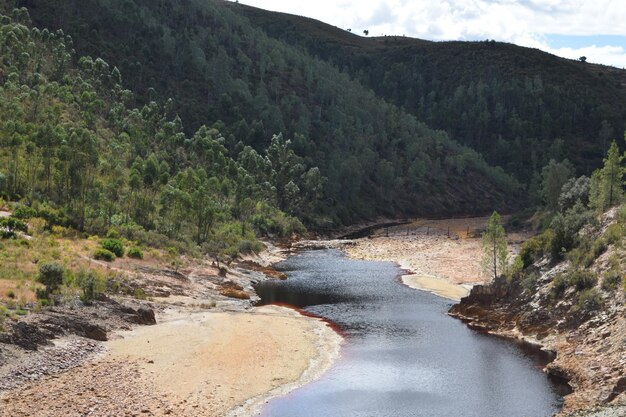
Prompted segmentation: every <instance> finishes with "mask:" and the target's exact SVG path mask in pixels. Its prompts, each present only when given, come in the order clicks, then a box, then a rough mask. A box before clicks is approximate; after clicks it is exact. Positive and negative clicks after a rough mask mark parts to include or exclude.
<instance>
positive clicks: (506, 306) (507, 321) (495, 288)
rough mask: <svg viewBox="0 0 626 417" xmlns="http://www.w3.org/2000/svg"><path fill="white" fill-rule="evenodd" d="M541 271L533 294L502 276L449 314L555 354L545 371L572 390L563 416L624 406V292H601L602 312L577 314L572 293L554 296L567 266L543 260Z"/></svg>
mask: <svg viewBox="0 0 626 417" xmlns="http://www.w3.org/2000/svg"><path fill="white" fill-rule="evenodd" d="M537 268H538V273H539V278H538V281H537V289H536V291H535V292H533V293H532V294H531V293H530V292H529V291H528V290H525V289H524V288H522V286H521V285H520V284H519V283H517V282H508V281H507V280H506V279H504V278H500V279H498V280H496V281H495V282H493V283H492V284H491V285H488V286H480V285H479V286H476V287H474V289H473V290H472V291H471V292H470V294H469V295H468V296H467V297H465V298H463V299H462V300H461V302H460V303H459V304H456V305H454V306H453V307H452V308H451V309H450V312H449V314H450V315H452V316H454V317H457V318H459V319H461V320H463V321H465V322H466V323H467V324H468V325H469V326H470V327H472V328H476V329H480V330H483V331H487V332H490V333H494V334H498V335H502V336H507V337H513V338H518V339H523V340H526V341H530V342H532V343H537V344H539V345H540V346H541V347H542V349H544V350H547V351H552V352H554V353H556V359H555V360H554V361H553V362H551V363H550V364H548V365H547V366H546V368H545V372H546V373H547V374H548V376H549V377H551V378H554V379H556V380H558V381H560V382H567V383H568V384H569V385H570V386H571V388H572V389H573V393H571V394H569V395H567V396H566V397H565V402H564V408H563V411H562V413H561V415H569V414H570V413H573V412H577V411H580V410H586V409H590V408H592V407H596V406H617V405H624V404H626V308H625V307H624V302H625V297H624V293H623V291H622V290H621V289H617V290H616V291H614V292H613V293H609V294H603V302H604V306H603V307H602V308H601V309H600V310H597V311H578V310H577V308H576V304H575V300H576V298H575V293H574V289H569V290H567V291H570V292H571V293H567V292H566V294H564V296H563V297H562V298H561V299H559V300H555V299H554V297H551V296H550V289H551V286H552V280H553V278H554V276H555V275H556V273H557V272H559V271H562V270H563V269H564V266H563V264H556V265H550V264H548V263H547V262H545V261H544V262H543V264H541V265H538V266H537ZM576 415H585V414H584V413H583V414H580V413H577V414H576Z"/></svg>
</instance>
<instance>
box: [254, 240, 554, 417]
mask: <svg viewBox="0 0 626 417" xmlns="http://www.w3.org/2000/svg"><path fill="white" fill-rule="evenodd" d="M278 269H279V270H281V271H283V272H285V273H286V274H287V275H288V277H289V279H288V280H286V281H280V282H279V281H268V282H265V283H263V284H260V285H259V286H257V288H256V290H257V292H258V294H259V295H260V296H261V299H262V301H263V303H264V304H272V303H279V304H288V305H291V306H294V307H297V308H301V309H302V310H304V311H305V312H307V313H310V314H314V315H317V316H320V317H322V318H324V319H327V320H329V322H330V323H332V324H333V325H335V326H336V327H337V329H338V331H340V332H341V333H342V334H343V335H344V337H345V338H346V342H345V343H344V346H343V348H342V352H341V358H340V359H339V360H338V361H337V362H336V364H335V365H334V366H333V367H332V368H331V370H330V371H328V372H327V373H326V374H325V375H324V376H323V377H322V378H321V379H319V380H317V381H315V382H313V383H311V384H308V385H306V386H304V387H302V388H300V389H297V390H295V391H292V392H291V393H290V394H288V395H286V396H284V397H281V398H276V399H274V400H272V401H270V402H269V403H267V404H266V406H265V407H264V409H263V411H262V416H266V417H319V416H336V417H366V416H367V417H379V416H380V417H388V416H396V417H405V416H406V417H409V416H411V417H417V416H429V417H437V416H441V417H444V416H446V417H447V416H466V417H473V416H476V417H478V416H480V417H485V416H494V417H495V416H507V417H517V416H518V417H523V416H532V417H540V416H550V415H552V414H554V413H555V412H556V411H558V409H559V408H560V406H561V402H562V399H561V396H560V395H559V394H558V389H557V387H556V386H554V385H552V384H551V383H550V382H549V381H548V379H547V378H546V376H545V375H544V374H543V372H542V371H541V368H542V367H543V365H545V362H544V360H545V358H543V357H541V356H540V355H539V356H536V355H534V354H532V353H531V352H529V351H527V350H526V349H524V348H523V347H522V346H518V345H516V344H514V343H511V342H510V341H507V340H503V339H499V338H495V337H492V336H488V335H484V334H481V333H478V332H476V331H473V330H470V329H468V328H467V327H466V326H465V325H464V324H463V323H461V322H460V321H458V320H455V319H452V318H451V317H449V316H448V315H447V314H446V313H447V310H448V309H449V308H450V306H451V302H450V301H448V300H445V299H443V298H440V297H437V296H435V295H432V294H429V293H425V292H421V291H416V290H414V289H411V288H408V287H406V286H404V285H402V283H401V282H400V280H399V276H400V275H401V273H402V271H401V270H400V269H399V268H398V267H397V266H396V265H394V264H393V263H390V262H372V261H362V260H352V259H348V258H346V257H345V256H344V255H343V254H342V253H341V252H340V251H338V250H332V249H331V250H314V251H305V252H301V253H299V254H296V255H294V256H292V257H290V258H289V259H287V260H286V261H284V262H282V263H280V264H279V265H278Z"/></svg>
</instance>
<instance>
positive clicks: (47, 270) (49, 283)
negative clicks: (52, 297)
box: [37, 262, 65, 296]
mask: <svg viewBox="0 0 626 417" xmlns="http://www.w3.org/2000/svg"><path fill="white" fill-rule="evenodd" d="M64 274H65V268H63V266H62V265H60V264H58V263H56V262H52V263H46V264H43V265H41V266H40V267H39V275H37V281H39V282H40V283H41V284H43V285H45V286H46V292H45V295H46V296H48V295H49V294H50V293H51V292H53V291H55V290H56V289H57V288H59V286H60V285H61V284H62V283H63V275H64Z"/></svg>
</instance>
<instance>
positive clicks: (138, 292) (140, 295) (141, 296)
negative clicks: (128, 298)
mask: <svg viewBox="0 0 626 417" xmlns="http://www.w3.org/2000/svg"><path fill="white" fill-rule="evenodd" d="M133 297H135V298H136V299H138V300H145V299H146V298H148V296H147V295H146V292H145V291H144V290H143V289H142V288H135V290H134V291H133Z"/></svg>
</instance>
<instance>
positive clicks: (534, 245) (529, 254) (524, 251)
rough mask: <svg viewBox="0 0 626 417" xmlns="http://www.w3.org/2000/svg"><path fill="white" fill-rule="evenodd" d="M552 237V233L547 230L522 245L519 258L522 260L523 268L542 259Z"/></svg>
mask: <svg viewBox="0 0 626 417" xmlns="http://www.w3.org/2000/svg"><path fill="white" fill-rule="evenodd" d="M552 237H553V233H552V231H551V230H548V231H545V232H543V233H541V234H539V235H537V236H533V237H531V238H530V239H528V240H527V241H525V242H524V243H522V246H521V247H520V252H519V256H520V258H521V259H522V262H523V264H524V268H527V267H529V266H530V265H532V264H533V263H535V262H537V261H538V260H539V259H541V258H542V257H543V255H544V254H545V253H546V251H547V250H548V249H549V248H550V245H551V241H552Z"/></svg>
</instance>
